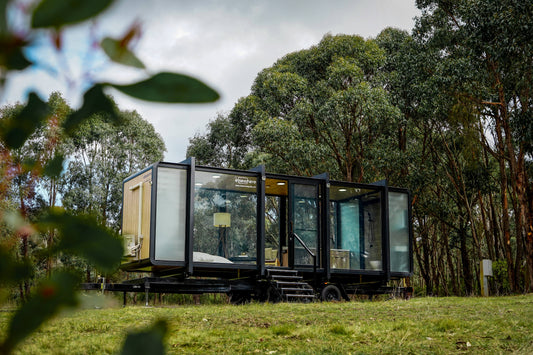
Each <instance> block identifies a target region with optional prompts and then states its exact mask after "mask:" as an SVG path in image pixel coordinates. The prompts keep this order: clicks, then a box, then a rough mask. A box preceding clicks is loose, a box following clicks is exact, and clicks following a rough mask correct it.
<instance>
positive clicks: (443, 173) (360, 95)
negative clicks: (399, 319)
mask: <svg viewBox="0 0 533 355" xmlns="http://www.w3.org/2000/svg"><path fill="white" fill-rule="evenodd" d="M417 6H418V7H419V8H420V9H421V10H422V15H421V16H420V17H419V18H417V19H416V24H415V27H414V29H413V30H412V32H411V33H408V32H406V31H401V30H397V29H393V28H387V29H385V30H383V31H382V32H381V33H380V34H379V35H378V36H377V37H376V38H371V39H363V38H361V37H359V36H355V35H335V36H334V35H331V34H327V35H325V36H324V37H323V38H322V40H321V41H320V43H318V44H317V45H315V46H312V47H311V48H309V49H305V50H301V51H298V52H294V53H289V54H287V55H286V56H284V57H283V58H281V59H279V60H278V61H276V62H275V63H274V64H273V65H272V66H271V67H269V68H265V69H264V70H262V71H261V72H260V73H259V74H258V75H257V77H256V79H255V81H254V83H253V85H252V88H251V92H250V94H249V95H248V96H246V97H243V98H241V99H240V100H238V102H237V103H236V104H235V105H234V107H233V108H232V109H231V111H229V112H228V113H222V114H218V116H217V117H216V118H214V119H213V120H212V121H211V122H210V123H209V124H208V125H207V127H206V132H205V133H204V134H197V135H195V136H194V137H192V138H191V139H190V142H189V147H188V150H187V154H188V156H195V157H196V158H197V159H198V162H199V163H200V164H206V165H216V166H224V167H232V168H243V169H248V168H251V167H253V166H257V165H259V164H265V165H266V166H267V169H268V170H269V171H273V172H278V173H287V174H297V175H309V176H312V175H316V174H319V173H322V172H324V171H328V172H330V173H331V177H332V178H333V179H340V180H347V181H355V182H372V181H376V180H381V179H387V180H388V181H389V183H390V184H391V185H397V186H402V187H407V188H409V189H410V190H411V192H412V196H413V199H412V204H413V211H414V215H413V225H414V231H415V238H414V258H415V269H416V270H415V275H414V276H413V278H412V282H413V283H414V285H415V286H419V287H420V288H422V289H423V290H425V292H426V293H427V294H434V295H470V294H476V293H479V290H480V281H479V277H478V275H479V263H480V261H481V260H482V259H491V260H493V268H494V277H493V278H492V282H491V288H492V291H493V292H497V293H499V294H505V293H516V292H528V291H531V290H532V289H533V180H532V176H533V118H532V112H533V111H532V107H533V100H532V96H531V95H532V93H533V90H532V89H533V81H532V70H533V56H531V53H533V40H532V38H533V27H532V26H531V25H530V23H531V21H532V20H533V3H531V2H528V1H518V0H506V1H500V2H493V1H489V0H474V1H429V0H426V1H417Z"/></svg>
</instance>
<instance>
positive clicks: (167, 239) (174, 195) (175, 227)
mask: <svg viewBox="0 0 533 355" xmlns="http://www.w3.org/2000/svg"><path fill="white" fill-rule="evenodd" d="M186 206H187V170H184V169H174V168H165V167H159V168H158V170H157V205H156V228H155V259H156V260H162V261H184V260H185V236H186V228H187V227H186V213H187V207H186Z"/></svg>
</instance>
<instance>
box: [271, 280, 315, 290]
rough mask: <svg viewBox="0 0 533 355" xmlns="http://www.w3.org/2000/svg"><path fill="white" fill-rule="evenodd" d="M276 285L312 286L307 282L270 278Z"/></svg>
mask: <svg viewBox="0 0 533 355" xmlns="http://www.w3.org/2000/svg"><path fill="white" fill-rule="evenodd" d="M272 281H273V282H274V283H275V284H276V285H277V286H278V287H300V288H303V287H305V288H312V287H311V286H310V285H309V284H308V283H307V282H298V281H294V282H293V281H277V280H272Z"/></svg>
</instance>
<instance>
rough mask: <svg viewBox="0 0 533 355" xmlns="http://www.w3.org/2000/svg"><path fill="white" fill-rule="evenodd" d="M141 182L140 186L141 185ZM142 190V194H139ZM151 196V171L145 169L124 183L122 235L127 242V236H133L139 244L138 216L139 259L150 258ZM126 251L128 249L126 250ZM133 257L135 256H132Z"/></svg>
mask: <svg viewBox="0 0 533 355" xmlns="http://www.w3.org/2000/svg"><path fill="white" fill-rule="evenodd" d="M141 183H142V187H141ZM141 192H142V196H141ZM151 197H152V171H151V170H149V171H146V172H144V173H143V174H140V175H138V176H136V177H134V178H133V179H131V180H128V181H126V182H125V183H124V190H123V201H122V206H123V211H122V235H123V236H124V237H125V239H126V243H127V242H128V236H130V237H129V238H131V236H135V238H134V239H133V241H134V243H135V244H139V242H140V239H139V218H140V219H141V225H140V227H141V235H142V236H143V238H142V243H140V244H141V245H140V256H139V259H140V260H142V259H149V258H150V204H151ZM141 201H142V209H141V211H139V202H141ZM139 214H140V216H139ZM126 247H127V245H126ZM126 253H128V250H126ZM132 258H135V257H132Z"/></svg>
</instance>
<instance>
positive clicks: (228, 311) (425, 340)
mask: <svg viewBox="0 0 533 355" xmlns="http://www.w3.org/2000/svg"><path fill="white" fill-rule="evenodd" d="M12 314H13V313H12V312H0V336H3V335H4V333H5V331H6V324H7V322H8V319H9V317H11V316H12ZM156 319H166V320H167V321H168V323H169V332H168V334H167V336H166V347H167V351H168V353H171V354H172V353H176V354H181V353H196V354H234V353H238V354H247V353H248V354H349V353H351V354H392V353H394V354H396V353H402V354H410V353H412V354H427V353H433V354H449V353H466V352H468V353H474V354H500V353H518V354H533V294H532V295H526V296H514V297H499V298H455V297H454V298H415V299H412V300H409V301H402V300H392V301H373V302H370V301H365V302H361V301H359V302H346V303H344V302H342V303H311V304H287V303H281V304H257V303H255V304H249V305H244V306H232V305H200V306H194V305H185V306H175V307H154V308H145V307H140V306H136V307H126V308H109V309H93V310H82V311H78V312H75V313H70V314H65V315H63V316H62V317H59V318H57V319H55V320H53V321H51V322H49V323H48V324H47V325H45V326H44V327H43V328H41V329H40V331H38V332H37V333H36V334H34V335H33V336H32V337H31V338H29V339H27V340H26V341H25V342H24V343H23V344H22V346H20V347H19V348H18V353H21V354H46V353H49V354H92V353H100V354H102V353H104V354H107V353H116V352H117V351H118V349H120V347H121V345H122V342H123V341H124V336H125V334H126V332H127V331H131V330H139V329H142V328H145V327H147V326H148V325H150V324H151V323H152V322H153V321H155V320H156Z"/></svg>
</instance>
